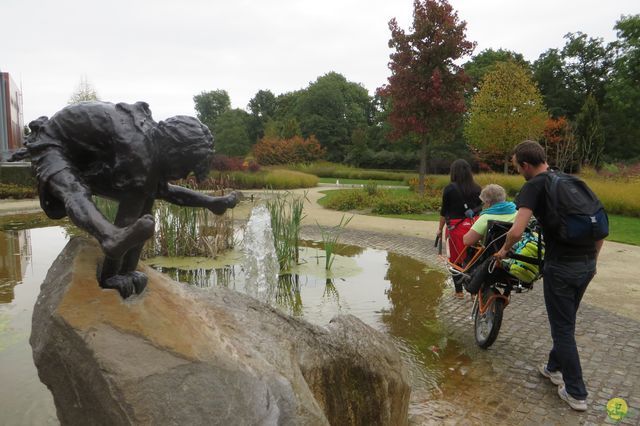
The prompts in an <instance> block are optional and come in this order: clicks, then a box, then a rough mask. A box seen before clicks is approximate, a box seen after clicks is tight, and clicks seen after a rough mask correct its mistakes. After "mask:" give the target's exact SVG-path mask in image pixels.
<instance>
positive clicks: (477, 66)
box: [463, 49, 530, 95]
mask: <svg viewBox="0 0 640 426" xmlns="http://www.w3.org/2000/svg"><path fill="white" fill-rule="evenodd" d="M505 61H511V62H516V63H517V64H519V65H521V66H522V67H523V68H529V66H530V65H529V62H527V60H526V59H524V56H522V54H521V53H516V52H512V51H510V50H504V49H498V50H493V49H485V50H483V51H482V52H480V53H478V54H477V55H474V56H473V57H472V58H471V60H470V61H468V62H467V63H465V64H464V65H463V68H464V72H465V73H466V74H467V76H468V77H469V78H470V79H471V89H472V90H471V92H470V93H471V94H472V95H473V94H475V93H477V92H478V89H479V87H480V82H481V81H482V79H483V78H484V76H485V74H487V73H488V72H489V71H491V70H492V69H493V67H494V65H495V64H497V63H499V62H505Z"/></svg>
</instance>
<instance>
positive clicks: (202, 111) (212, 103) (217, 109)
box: [193, 89, 231, 136]
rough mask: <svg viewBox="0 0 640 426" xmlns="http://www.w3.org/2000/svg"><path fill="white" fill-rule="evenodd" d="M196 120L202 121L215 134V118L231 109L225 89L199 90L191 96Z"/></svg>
mask: <svg viewBox="0 0 640 426" xmlns="http://www.w3.org/2000/svg"><path fill="white" fill-rule="evenodd" d="M193 102H194V103H195V110H196V115H197V117H198V120H200V121H202V122H203V123H204V124H205V125H206V126H207V127H209V129H210V130H211V132H212V133H213V134H214V136H215V127H216V120H217V119H218V117H220V116H221V115H222V114H223V113H224V112H226V111H228V110H230V109H231V99H229V94H228V93H227V91H226V90H221V89H218V90H211V91H209V92H204V91H203V92H201V93H200V94H199V95H195V96H194V97H193Z"/></svg>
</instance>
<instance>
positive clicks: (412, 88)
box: [379, 0, 474, 193]
mask: <svg viewBox="0 0 640 426" xmlns="http://www.w3.org/2000/svg"><path fill="white" fill-rule="evenodd" d="M389 29H390V30H391V39H390V40H389V47H390V48H391V49H393V53H391V55H390V58H391V61H390V62H389V69H390V70H391V77H389V79H388V84H387V85H385V86H383V87H381V88H380V89H379V93H380V94H381V95H382V96H384V97H386V98H388V99H389V100H390V102H391V105H392V108H391V111H390V114H389V121H390V122H391V125H392V126H393V129H394V131H393V133H392V137H394V138H401V137H409V138H410V139H411V140H413V141H415V142H416V143H417V144H419V146H420V155H419V158H420V169H419V176H420V178H419V183H418V190H419V191H420V193H424V176H425V173H426V168H427V152H428V150H427V147H428V145H429V143H430V142H433V141H436V140H445V139H447V138H449V137H450V136H451V134H452V133H453V131H454V130H455V127H456V124H457V123H458V122H459V120H460V117H461V115H462V113H463V112H464V110H465V103H464V86H465V84H466V82H467V78H466V77H465V75H464V71H463V70H462V68H461V67H459V66H458V65H456V61H457V60H459V59H460V58H462V57H464V56H466V55H468V54H470V53H471V52H472V50H473V47H474V44H473V43H471V42H469V41H467V39H466V35H465V32H466V23H465V22H464V21H459V20H458V14H457V13H456V12H455V11H454V10H453V8H452V7H451V5H450V4H449V3H447V1H446V0H423V1H421V0H414V3H413V25H412V27H411V29H410V32H405V31H404V30H403V29H401V28H400V27H399V26H398V23H397V21H396V20H395V19H392V20H391V21H390V22H389Z"/></svg>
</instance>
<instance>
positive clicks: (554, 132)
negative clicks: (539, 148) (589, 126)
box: [544, 116, 577, 170]
mask: <svg viewBox="0 0 640 426" xmlns="http://www.w3.org/2000/svg"><path fill="white" fill-rule="evenodd" d="M544 142H545V145H546V151H547V161H548V162H549V164H551V165H552V166H554V167H557V168H558V169H560V170H566V169H567V168H568V167H569V166H570V165H571V164H572V163H573V161H574V156H575V153H576V149H577V144H576V139H575V136H574V134H573V126H572V125H571V123H570V122H569V121H568V120H567V118H566V117H564V116H561V117H558V118H548V119H547V121H546V122H545V127H544Z"/></svg>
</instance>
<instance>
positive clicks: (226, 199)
mask: <svg viewBox="0 0 640 426" xmlns="http://www.w3.org/2000/svg"><path fill="white" fill-rule="evenodd" d="M238 201H240V195H239V193H238V192H236V191H233V192H232V193H231V194H229V195H225V196H223V197H215V200H214V201H212V202H211V205H210V206H209V210H211V212H212V213H214V214H217V215H221V214H223V213H224V212H225V211H227V209H232V208H234V207H235V206H236V205H237V204H238Z"/></svg>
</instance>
